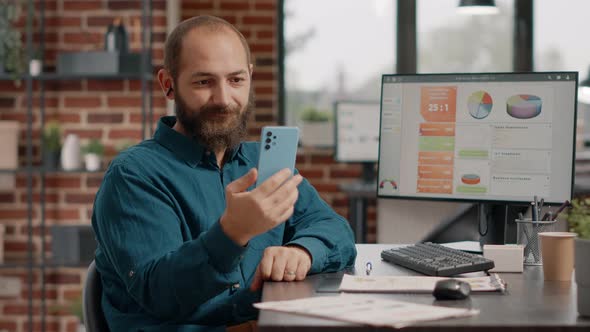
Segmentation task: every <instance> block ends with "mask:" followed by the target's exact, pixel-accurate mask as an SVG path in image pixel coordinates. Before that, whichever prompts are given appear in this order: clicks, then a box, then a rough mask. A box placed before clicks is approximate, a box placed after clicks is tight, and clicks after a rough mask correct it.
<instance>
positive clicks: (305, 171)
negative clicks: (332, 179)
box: [298, 168, 324, 179]
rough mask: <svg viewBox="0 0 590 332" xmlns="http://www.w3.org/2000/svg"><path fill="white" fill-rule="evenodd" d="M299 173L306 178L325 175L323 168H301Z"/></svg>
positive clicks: (316, 177) (317, 177)
mask: <svg viewBox="0 0 590 332" xmlns="http://www.w3.org/2000/svg"><path fill="white" fill-rule="evenodd" d="M298 170H299V173H300V174H301V175H302V176H303V177H304V178H306V179H321V178H323V177H324V170H323V169H322V168H299V169H298Z"/></svg>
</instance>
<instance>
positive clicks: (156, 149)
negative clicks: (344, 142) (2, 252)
mask: <svg viewBox="0 0 590 332" xmlns="http://www.w3.org/2000/svg"><path fill="white" fill-rule="evenodd" d="M175 121H176V119H175V118H174V117H164V118H162V119H161V120H160V122H159V124H158V128H157V130H156V133H155V135H154V138H153V139H150V140H146V141H144V142H142V143H140V144H138V145H137V146H134V147H132V148H130V149H128V150H126V151H124V152H122V153H121V154H119V156H117V158H115V160H113V162H112V163H111V165H110V166H109V169H108V170H107V172H106V174H105V176H104V179H103V182H102V184H101V186H100V189H99V190H98V193H97V194H96V200H95V203H94V213H93V215H92V226H93V228H94V231H95V232H96V237H97V240H98V249H97V251H96V265H97V268H98V271H99V272H100V275H101V279H102V284H103V297H102V308H103V311H104V314H105V317H106V319H107V321H108V324H109V327H110V329H111V330H112V331H205V330H206V331H211V330H216V329H218V330H220V331H223V330H224V328H225V326H226V325H233V324H236V323H240V322H243V321H246V320H250V319H254V318H255V317H256V315H257V312H256V311H255V309H253V307H252V305H251V304H252V303H253V302H255V301H258V300H259V299H260V298H259V297H260V294H259V293H254V292H251V291H250V290H249V286H250V283H251V281H252V278H253V276H254V272H255V271H256V267H257V266H258V263H259V262H260V259H261V258H262V254H263V251H264V249H265V248H266V247H269V246H281V245H286V244H297V245H300V246H302V247H304V248H306V249H307V250H308V251H309V252H310V253H311V256H312V267H311V270H310V273H319V272H328V271H337V270H341V269H343V268H345V267H346V266H350V265H352V264H353V263H354V259H355V257H356V250H355V247H354V239H353V235H352V231H351V229H350V227H349V225H348V222H347V221H346V220H345V219H343V218H342V217H341V216H339V215H338V214H336V213H335V212H334V211H333V210H332V209H331V208H330V207H329V206H328V205H327V204H326V203H325V202H324V201H323V200H322V199H321V198H320V196H319V195H318V193H317V192H316V190H315V189H314V188H313V187H312V186H311V185H310V184H309V182H307V181H306V180H304V181H303V182H302V183H301V184H300V185H299V187H298V189H299V198H298V200H297V203H296V205H295V212H294V214H293V216H292V217H291V218H290V219H289V220H288V221H287V222H285V223H284V224H281V225H280V226H277V227H276V228H274V229H272V230H270V231H268V232H267V233H265V234H261V235H259V236H257V237H255V238H253V239H251V240H250V242H249V243H248V244H247V246H245V247H242V246H239V245H237V244H235V243H234V242H233V241H232V240H231V239H229V238H228V237H227V236H226V235H225V233H224V232H223V231H222V230H221V227H220V225H219V218H220V217H221V215H222V214H223V211H224V209H225V187H226V186H227V185H228V184H229V183H230V182H232V181H234V180H235V179H237V178H239V177H241V176H243V175H244V174H246V173H247V172H248V170H250V169H251V168H252V167H256V162H257V160H258V153H259V148H258V143H254V142H248V143H242V144H240V145H239V146H238V147H237V148H236V149H234V150H233V151H231V153H230V154H229V156H228V159H227V162H226V163H225V164H224V166H223V168H222V169H220V168H219V167H218V165H217V161H216V159H215V154H214V153H210V152H208V151H206V149H205V148H204V147H203V146H201V145H199V144H198V143H197V142H196V141H194V140H191V139H189V138H187V137H186V136H184V135H182V134H180V133H178V132H176V131H175V130H173V129H172V126H173V125H174V123H175Z"/></svg>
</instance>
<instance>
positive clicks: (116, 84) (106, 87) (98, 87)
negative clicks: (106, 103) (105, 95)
mask: <svg viewBox="0 0 590 332" xmlns="http://www.w3.org/2000/svg"><path fill="white" fill-rule="evenodd" d="M123 87H124V84H123V81H97V80H89V81H88V91H121V90H123Z"/></svg>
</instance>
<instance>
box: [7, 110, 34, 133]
mask: <svg viewBox="0 0 590 332" xmlns="http://www.w3.org/2000/svg"><path fill="white" fill-rule="evenodd" d="M0 119H2V120H6V121H18V122H21V125H20V126H21V128H23V129H24V128H26V124H25V123H26V122H28V115H27V114H26V113H0ZM36 119H37V117H36V116H35V115H33V121H36Z"/></svg>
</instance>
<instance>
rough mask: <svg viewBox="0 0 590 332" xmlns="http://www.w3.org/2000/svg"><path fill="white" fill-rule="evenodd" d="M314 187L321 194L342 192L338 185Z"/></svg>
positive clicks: (321, 184) (315, 184)
mask: <svg viewBox="0 0 590 332" xmlns="http://www.w3.org/2000/svg"><path fill="white" fill-rule="evenodd" d="M313 186H314V187H315V189H316V190H317V191H319V192H321V193H337V192H339V191H340V188H339V187H338V184H336V183H313Z"/></svg>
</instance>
